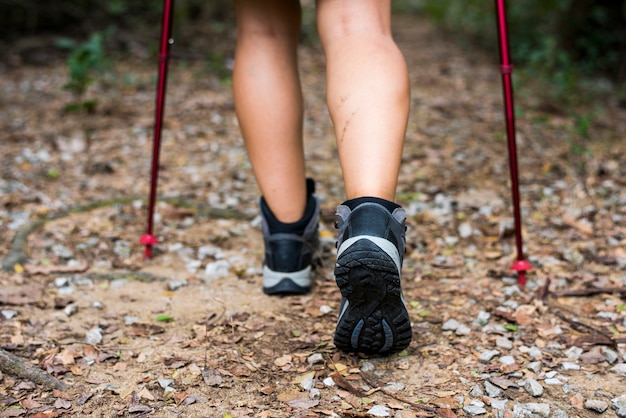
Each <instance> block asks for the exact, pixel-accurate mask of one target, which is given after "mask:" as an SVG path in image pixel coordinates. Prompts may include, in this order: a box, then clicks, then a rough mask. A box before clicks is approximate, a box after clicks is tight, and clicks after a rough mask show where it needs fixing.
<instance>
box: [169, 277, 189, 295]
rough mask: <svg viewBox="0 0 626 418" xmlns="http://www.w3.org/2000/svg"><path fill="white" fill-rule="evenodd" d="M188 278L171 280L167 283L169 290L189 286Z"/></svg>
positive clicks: (172, 290)
mask: <svg viewBox="0 0 626 418" xmlns="http://www.w3.org/2000/svg"><path fill="white" fill-rule="evenodd" d="M187 284H188V283H187V280H185V279H182V280H172V281H171V282H169V283H168V284H167V290H169V291H171V292H175V291H177V290H178V289H180V288H182V287H185V286H187Z"/></svg>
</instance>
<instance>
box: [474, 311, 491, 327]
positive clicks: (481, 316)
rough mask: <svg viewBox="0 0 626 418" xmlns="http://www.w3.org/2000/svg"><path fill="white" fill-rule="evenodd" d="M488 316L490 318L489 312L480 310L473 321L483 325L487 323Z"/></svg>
mask: <svg viewBox="0 0 626 418" xmlns="http://www.w3.org/2000/svg"><path fill="white" fill-rule="evenodd" d="M489 318H491V314H490V313H489V312H486V311H480V312H478V316H477V317H476V321H474V322H475V323H476V325H478V326H481V327H483V326H485V325H487V323H488V322H489Z"/></svg>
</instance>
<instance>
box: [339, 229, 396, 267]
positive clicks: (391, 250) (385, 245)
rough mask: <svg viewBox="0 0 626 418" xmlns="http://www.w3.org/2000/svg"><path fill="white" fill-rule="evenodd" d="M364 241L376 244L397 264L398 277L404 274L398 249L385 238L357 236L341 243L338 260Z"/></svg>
mask: <svg viewBox="0 0 626 418" xmlns="http://www.w3.org/2000/svg"><path fill="white" fill-rule="evenodd" d="M362 239H367V240H369V241H372V242H373V243H374V244H376V245H377V246H378V247H379V248H380V249H381V250H383V251H384V252H385V253H387V255H388V256H389V257H391V259H392V260H393V262H394V263H395V265H396V267H397V269H398V275H401V274H402V264H401V262H400V254H399V253H398V249H397V248H396V246H395V245H393V243H392V242H391V241H388V240H386V239H385V238H381V237H376V236H373V235H357V236H356V237H352V238H348V239H347V240H345V241H344V242H342V243H341V246H340V247H339V248H338V249H337V258H339V256H341V254H342V253H343V252H344V251H346V250H347V249H348V248H350V247H351V246H352V244H354V243H355V242H357V241H360V240H362Z"/></svg>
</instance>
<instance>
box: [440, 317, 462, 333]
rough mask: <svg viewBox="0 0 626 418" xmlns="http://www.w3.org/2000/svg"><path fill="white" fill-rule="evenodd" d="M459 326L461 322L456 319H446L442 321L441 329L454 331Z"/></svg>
mask: <svg viewBox="0 0 626 418" xmlns="http://www.w3.org/2000/svg"><path fill="white" fill-rule="evenodd" d="M460 326H461V324H460V323H459V321H457V320H456V319H448V320H447V321H446V322H444V323H443V325H442V326H441V329H442V330H443V331H456V330H457V329H458V328H459V327H460Z"/></svg>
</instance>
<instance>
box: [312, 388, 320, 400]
mask: <svg viewBox="0 0 626 418" xmlns="http://www.w3.org/2000/svg"><path fill="white" fill-rule="evenodd" d="M321 396H322V392H320V390H319V389H318V388H312V389H311V390H310V391H309V398H311V399H319V398H320V397H321Z"/></svg>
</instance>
